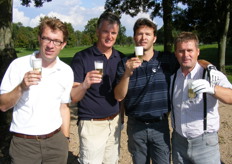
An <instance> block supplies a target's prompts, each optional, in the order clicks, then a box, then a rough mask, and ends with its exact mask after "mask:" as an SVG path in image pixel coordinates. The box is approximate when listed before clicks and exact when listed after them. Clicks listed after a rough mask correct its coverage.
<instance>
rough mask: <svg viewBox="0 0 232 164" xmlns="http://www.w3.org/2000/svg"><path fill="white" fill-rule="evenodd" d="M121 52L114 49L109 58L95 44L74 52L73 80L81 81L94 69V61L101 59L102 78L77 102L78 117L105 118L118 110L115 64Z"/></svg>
mask: <svg viewBox="0 0 232 164" xmlns="http://www.w3.org/2000/svg"><path fill="white" fill-rule="evenodd" d="M122 57H123V54H122V53H121V52H119V51H117V50H115V49H113V51H112V55H111V56H110V58H109V59H107V58H106V56H105V55H104V54H102V53H101V52H100V51H99V50H98V48H97V47H96V45H94V46H92V47H90V48H87V49H85V50H82V51H80V52H78V53H76V54H75V56H74V57H73V59H72V62H71V67H72V69H73V72H74V81H75V82H78V83H82V82H83V81H84V79H85V76H86V74H87V73H88V72H89V71H92V70H94V69H95V68H94V61H95V60H103V61H104V63H103V69H104V72H103V80H102V82H101V83H99V84H93V85H92V86H91V87H90V88H89V89H88V90H87V92H86V94H85V96H84V98H83V99H82V100H81V101H79V102H78V104H77V106H78V117H79V119H82V120H89V119H93V118H105V117H108V116H111V115H113V114H116V113H118V112H119V105H118V102H117V100H116V99H115V98H114V91H113V89H114V87H115V84H116V78H115V76H116V71H117V65H118V63H119V61H120V60H121V58H122Z"/></svg>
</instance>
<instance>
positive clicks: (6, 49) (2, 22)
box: [0, 0, 17, 163]
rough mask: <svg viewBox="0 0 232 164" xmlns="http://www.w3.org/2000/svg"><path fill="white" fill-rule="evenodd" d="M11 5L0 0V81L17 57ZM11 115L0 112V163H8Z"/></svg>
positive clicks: (10, 1) (4, 0) (10, 0)
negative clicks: (13, 38)
mask: <svg viewBox="0 0 232 164" xmlns="http://www.w3.org/2000/svg"><path fill="white" fill-rule="evenodd" d="M12 5H13V4H12V0H1V3H0V10H1V14H0V83H1V82H2V78H3V76H4V74H5V71H6V69H7V68H8V66H9V64H10V63H11V62H12V60H14V59H15V58H16V57H17V56H16V52H15V50H14V46H13V40H12ZM11 117H12V110H9V111H8V112H5V113H3V112H0V158H1V159H0V163H8V162H6V161H7V159H8V158H9V156H8V150H9V143H10V139H11V135H10V133H9V126H10V122H11Z"/></svg>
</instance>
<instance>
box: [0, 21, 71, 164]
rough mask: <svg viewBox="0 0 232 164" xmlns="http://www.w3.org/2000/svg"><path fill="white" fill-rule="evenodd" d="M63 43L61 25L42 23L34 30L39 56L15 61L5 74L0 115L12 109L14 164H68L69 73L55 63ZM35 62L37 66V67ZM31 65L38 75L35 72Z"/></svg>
mask: <svg viewBox="0 0 232 164" xmlns="http://www.w3.org/2000/svg"><path fill="white" fill-rule="evenodd" d="M67 39H68V31H67V27H66V26H65V24H64V23H63V22H61V21H60V20H59V19H57V18H49V17H45V18H44V19H42V20H41V22H40V25H39V33H38V40H39V45H40V49H39V51H36V52H34V53H33V54H31V55H27V56H24V57H21V58H18V59H16V60H14V61H13V62H12V63H11V64H10V66H9V68H8V69H7V71H6V73H5V76H4V78H3V81H2V84H1V87H0V110H1V111H3V112H4V111H7V110H9V109H11V108H12V107H14V109H13V120H12V122H11V127H10V131H11V132H12V133H13V138H12V141H11V145H10V156H11V163H13V164H22V163H40V164H41V163H56V164H66V163H67V157H68V140H67V138H68V136H69V123H70V111H69V107H68V105H67V104H68V103H69V102H70V91H71V88H72V85H73V72H72V69H71V68H70V67H69V66H68V65H67V64H65V63H64V62H62V61H60V59H59V58H58V55H59V53H60V51H61V50H62V49H63V48H64V47H65V45H66V41H67ZM34 61H37V62H38V63H39V61H42V62H40V63H41V65H38V63H37V64H34ZM33 64H34V65H33ZM35 65H37V66H39V67H40V68H39V69H38V70H40V71H38V70H35V68H34V66H35ZM36 69H37V68H36Z"/></svg>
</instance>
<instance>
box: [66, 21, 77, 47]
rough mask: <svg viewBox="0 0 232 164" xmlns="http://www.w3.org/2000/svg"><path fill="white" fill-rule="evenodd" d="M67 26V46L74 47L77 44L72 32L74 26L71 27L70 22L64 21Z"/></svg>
mask: <svg viewBox="0 0 232 164" xmlns="http://www.w3.org/2000/svg"><path fill="white" fill-rule="evenodd" d="M65 25H66V26H67V28H68V42H67V45H66V46H67V47H74V46H76V45H77V37H76V35H75V32H74V28H73V27H72V24H71V23H65Z"/></svg>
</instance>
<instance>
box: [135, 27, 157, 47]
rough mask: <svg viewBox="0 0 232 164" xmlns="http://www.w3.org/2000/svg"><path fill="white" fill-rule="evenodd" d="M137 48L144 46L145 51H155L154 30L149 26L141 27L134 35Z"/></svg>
mask: <svg viewBox="0 0 232 164" xmlns="http://www.w3.org/2000/svg"><path fill="white" fill-rule="evenodd" d="M134 41H135V45H136V46H143V49H144V51H148V50H151V49H152V50H153V44H154V43H155V41H156V36H155V35H154V29H153V28H150V27H148V26H141V27H139V28H138V29H137V30H136V32H135V35H134Z"/></svg>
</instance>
